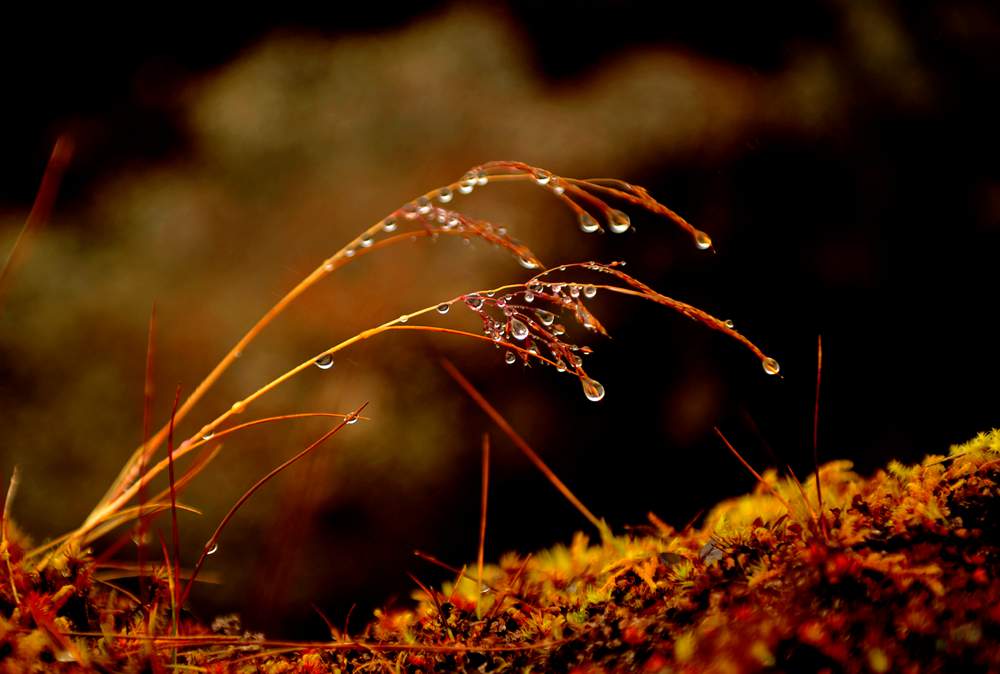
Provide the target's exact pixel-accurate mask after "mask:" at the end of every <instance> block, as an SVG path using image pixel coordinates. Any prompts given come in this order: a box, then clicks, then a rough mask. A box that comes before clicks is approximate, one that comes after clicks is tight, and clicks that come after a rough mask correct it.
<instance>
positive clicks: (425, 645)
mask: <svg viewBox="0 0 1000 674" xmlns="http://www.w3.org/2000/svg"><path fill="white" fill-rule="evenodd" d="M998 448H1000V433H998V432H997V431H993V432H991V433H986V434H981V435H979V436H977V437H976V438H975V439H974V440H972V441H971V442H969V443H967V444H965V445H961V446H958V447H954V448H952V450H951V452H950V454H949V455H948V456H946V457H945V456H929V457H927V458H926V459H925V460H924V461H923V462H921V463H920V464H918V465H914V466H901V465H898V464H896V463H893V464H890V466H888V468H887V469H886V470H880V471H877V472H876V473H875V474H874V475H873V476H871V477H870V478H862V477H860V476H859V475H857V474H856V473H854V472H852V470H851V466H850V464H849V463H847V462H842V461H841V462H834V463H831V464H827V465H826V466H824V467H823V468H822V469H821V471H820V478H821V482H822V491H823V494H824V507H823V518H824V523H823V524H822V525H820V523H819V521H818V518H817V516H816V511H817V506H816V504H815V503H811V504H809V505H808V506H807V505H806V504H805V502H804V500H803V492H801V491H799V488H798V486H796V485H795V484H794V483H791V482H789V481H787V480H784V479H778V478H777V477H776V476H775V475H773V474H767V475H765V476H764V481H765V482H766V483H767V487H768V488H769V489H773V490H774V491H775V492H776V493H777V494H779V495H780V496H782V497H783V498H784V499H786V500H787V501H788V503H789V504H790V506H791V508H792V510H793V512H791V513H789V512H786V511H785V509H784V506H781V505H780V502H779V500H778V499H777V498H776V497H775V496H773V495H771V494H770V493H769V491H768V490H767V489H766V488H765V486H764V485H759V487H758V489H757V491H756V492H755V493H752V494H748V495H746V496H742V497H739V498H735V499H730V500H727V501H724V502H722V503H720V504H719V505H717V506H716V507H715V508H714V509H713V510H712V511H711V512H710V513H709V514H708V516H707V517H706V519H705V522H704V525H703V526H702V527H701V528H697V529H695V528H692V529H689V530H687V531H681V532H677V531H674V530H672V529H671V528H670V527H668V526H666V525H664V524H663V523H662V522H659V521H658V520H655V523H656V526H651V527H649V528H648V529H647V530H646V531H645V532H644V533H643V534H642V535H630V536H624V537H617V538H613V539H607V540H605V541H603V542H602V543H601V544H599V545H597V544H591V542H590V541H589V539H588V538H587V537H586V536H584V535H583V534H577V535H576V536H575V537H574V538H573V540H572V542H571V543H570V544H569V545H557V546H555V547H553V548H551V549H549V550H544V551H541V552H539V553H537V554H534V555H530V556H525V557H522V556H520V555H515V554H508V555H506V556H504V557H503V558H502V559H501V560H500V562H499V563H498V564H495V565H489V566H487V567H486V568H485V570H484V577H483V586H481V587H480V586H478V585H477V583H476V582H474V581H473V580H471V579H470V578H468V577H462V578H460V579H459V580H458V581H457V582H454V583H448V584H445V585H444V586H442V587H441V588H440V589H437V590H428V591H427V592H425V591H424V590H420V591H419V592H417V593H415V594H414V599H415V603H414V605H413V606H412V607H410V608H404V609H392V610H388V609H386V610H382V611H377V612H376V613H375V616H374V620H373V621H372V622H371V623H370V624H369V625H368V626H367V627H366V628H365V630H364V633H363V635H362V636H361V639H359V642H348V643H344V642H340V643H339V645H337V644H313V645H311V647H308V648H307V647H305V645H294V644H293V645H290V644H279V643H274V642H268V641H266V640H263V639H262V638H261V637H259V636H254V635H248V634H242V635H241V630H240V627H239V625H238V622H237V621H235V620H233V619H231V618H229V619H227V620H226V621H221V622H218V621H217V622H218V624H217V625H215V628H216V631H215V632H214V633H213V632H212V631H211V630H210V629H209V628H208V627H206V626H204V625H201V624H199V623H197V622H195V621H193V620H190V619H188V620H186V621H184V622H183V623H182V626H181V633H182V634H184V635H186V636H187V637H188V641H187V642H186V643H184V644H182V645H181V647H180V648H178V649H177V658H178V664H183V665H186V666H191V667H196V668H199V669H200V670H201V671H212V672H242V671H264V672H269V673H274V674H277V673H279V672H291V671H296V672H336V671H357V670H365V669H369V670H370V669H375V670H379V669H381V670H388V671H394V670H399V671H410V672H416V671H440V670H448V671H470V672H471V671H478V672H490V671H507V670H510V671H573V672H611V671H650V672H653V671H663V672H696V671H697V672H701V671H711V672H752V671H814V670H815V671H820V670H825V671H843V672H886V671H902V672H910V671H913V672H916V671H957V670H963V671H967V670H970V669H971V670H975V671H986V670H995V669H997V668H1000V580H998V571H1000V567H998V559H1000V537H998V536H997V533H998V529H997V525H996V510H997V504H998V503H1000V501H998V498H997V497H998V480H1000V451H998ZM811 484H812V483H811V480H807V481H806V483H805V485H806V486H808V485H811ZM804 491H806V492H809V491H811V490H809V489H804ZM9 549H10V554H11V559H12V560H13V562H14V564H13V566H12V567H11V568H13V569H14V571H15V573H14V577H13V579H12V577H11V576H10V574H9V573H8V572H7V570H6V569H3V570H2V571H0V601H2V602H3V606H4V607H5V608H4V612H3V616H2V617H0V671H43V670H44V671H86V670H89V669H92V668H99V669H105V670H107V669H111V670H115V671H118V670H123V671H137V672H138V671H165V667H166V663H167V662H169V661H170V659H171V658H172V648H174V646H175V644H173V643H171V642H170V641H169V640H167V639H165V638H162V637H161V638H157V639H155V640H153V642H152V643H151V642H150V641H149V640H148V639H145V638H139V637H143V635H146V634H149V633H153V634H159V635H164V634H170V633H171V627H170V624H169V613H170V612H169V605H168V604H164V603H161V604H160V605H159V608H158V609H157V608H156V602H154V604H153V608H152V609H149V608H146V609H143V608H141V607H138V606H136V605H135V603H134V602H132V601H130V600H129V599H128V598H127V597H124V596H122V595H121V594H120V593H117V592H115V591H112V590H109V589H108V587H107V586H104V585H101V584H98V583H94V582H93V581H92V579H91V578H92V575H91V573H90V568H91V567H90V560H89V559H88V558H86V557H79V558H74V559H64V560H62V562H63V563H62V564H60V565H57V566H54V567H52V568H51V569H49V570H48V571H46V572H45V573H43V574H37V573H29V572H27V571H25V570H23V569H22V568H21V567H20V565H18V564H17V561H18V560H19V556H20V547H19V543H18V541H17V539H16V538H12V539H11V540H10V541H9ZM12 580H13V582H14V583H16V584H18V585H19V590H20V594H21V595H22V597H21V602H20V605H18V604H17V603H16V602H15V601H14V600H13V596H12V592H11V589H10V588H11V582H12ZM428 592H429V593H430V594H428ZM430 595H433V596H430ZM158 596H159V597H160V598H161V599H162V598H163V597H164V596H165V595H164V594H163V590H162V588H161V589H160V593H159V595H158ZM223 623H225V624H224V625H223ZM64 635H65V636H64ZM74 635H77V636H74ZM85 635H86V636H85ZM220 640H221V641H224V643H220ZM360 642H363V643H364V645H363V646H361V645H359V643H360ZM258 668H259V669H258Z"/></svg>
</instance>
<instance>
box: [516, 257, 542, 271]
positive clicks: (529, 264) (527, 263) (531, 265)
mask: <svg viewBox="0 0 1000 674" xmlns="http://www.w3.org/2000/svg"><path fill="white" fill-rule="evenodd" d="M517 261H518V262H520V263H521V266H522V267H524V268H525V269H538V263H537V262H535V261H534V260H532V259H531V258H530V257H525V256H521V257H519V258H518V259H517Z"/></svg>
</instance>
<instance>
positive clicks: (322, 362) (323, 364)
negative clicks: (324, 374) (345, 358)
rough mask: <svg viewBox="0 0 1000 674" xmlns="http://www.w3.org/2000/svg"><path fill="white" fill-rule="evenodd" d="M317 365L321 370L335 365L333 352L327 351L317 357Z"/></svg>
mask: <svg viewBox="0 0 1000 674" xmlns="http://www.w3.org/2000/svg"><path fill="white" fill-rule="evenodd" d="M316 367H318V368H319V369H321V370H329V369H330V368H331V367H333V354H330V353H325V354H323V355H322V356H320V357H319V358H317V359H316Z"/></svg>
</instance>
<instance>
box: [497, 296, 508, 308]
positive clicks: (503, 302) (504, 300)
mask: <svg viewBox="0 0 1000 674" xmlns="http://www.w3.org/2000/svg"><path fill="white" fill-rule="evenodd" d="M506 306H507V298H506V297H501V298H500V299H498V300H497V307H498V308H500V309H503V308H504V307H506Z"/></svg>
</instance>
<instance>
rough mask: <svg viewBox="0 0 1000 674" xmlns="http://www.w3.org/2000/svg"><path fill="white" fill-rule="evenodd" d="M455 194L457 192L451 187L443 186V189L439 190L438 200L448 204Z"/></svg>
mask: <svg viewBox="0 0 1000 674" xmlns="http://www.w3.org/2000/svg"><path fill="white" fill-rule="evenodd" d="M454 196H455V193H454V192H452V191H451V190H450V189H449V188H447V187H442V188H441V191H440V192H438V201H440V202H441V203H442V204H446V203H448V202H449V201H451V200H452V198H453V197H454Z"/></svg>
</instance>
